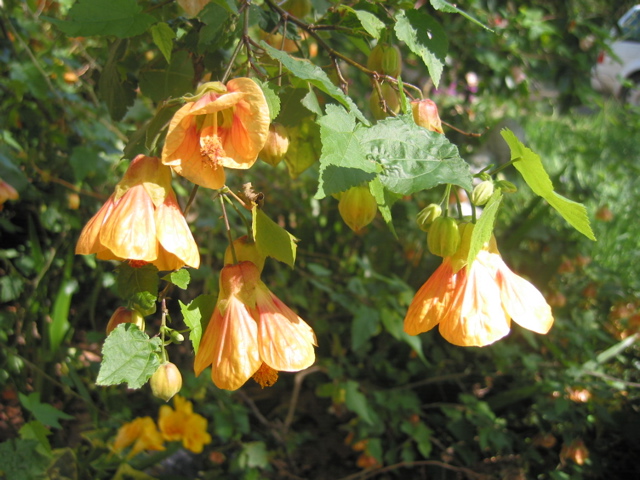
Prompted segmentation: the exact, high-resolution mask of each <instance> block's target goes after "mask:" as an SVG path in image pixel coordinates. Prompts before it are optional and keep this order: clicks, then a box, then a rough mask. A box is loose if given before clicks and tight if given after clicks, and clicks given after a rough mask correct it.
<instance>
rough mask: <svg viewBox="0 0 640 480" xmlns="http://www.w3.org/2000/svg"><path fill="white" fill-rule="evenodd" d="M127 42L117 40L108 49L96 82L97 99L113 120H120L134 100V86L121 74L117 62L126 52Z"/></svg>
mask: <svg viewBox="0 0 640 480" xmlns="http://www.w3.org/2000/svg"><path fill="white" fill-rule="evenodd" d="M128 45H129V43H128V41H126V40H125V41H123V40H117V41H116V42H114V43H113V44H112V45H111V47H110V48H109V58H108V59H107V63H106V64H105V66H104V68H103V69H102V72H101V73H100V79H99V80H98V97H100V99H101V100H103V101H104V102H105V103H106V104H107V108H108V109H109V114H110V115H111V118H112V119H114V120H121V119H122V117H124V114H125V113H127V110H128V108H129V107H130V106H131V105H133V101H134V100H135V98H136V91H135V87H136V86H135V84H134V83H133V82H132V81H131V80H129V79H128V78H127V77H126V74H125V73H121V72H120V69H119V67H118V62H119V61H120V60H121V59H122V58H123V57H124V55H125V54H126V52H127V47H128Z"/></svg>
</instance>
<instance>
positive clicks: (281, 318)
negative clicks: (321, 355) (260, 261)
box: [252, 281, 316, 372]
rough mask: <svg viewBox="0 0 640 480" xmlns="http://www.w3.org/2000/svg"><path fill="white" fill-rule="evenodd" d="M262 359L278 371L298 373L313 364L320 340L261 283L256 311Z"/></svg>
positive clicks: (257, 291) (254, 312) (257, 293)
mask: <svg viewBox="0 0 640 480" xmlns="http://www.w3.org/2000/svg"><path fill="white" fill-rule="evenodd" d="M252 313H253V315H254V317H255V318H256V321H257V322H258V345H259V348H260V357H261V358H262V360H263V361H264V362H265V363H266V364H267V365H269V366H270V367H271V368H273V369H275V370H280V371H285V372H297V371H298V370H303V369H305V368H307V367H309V366H311V365H312V364H313V362H314V361H315V359H316V355H315V352H314V349H313V346H314V345H315V344H316V337H315V334H314V333H313V330H312V329H311V327H310V326H309V325H308V324H307V323H305V321H304V320H302V319H301V318H300V317H299V316H298V315H296V314H295V313H294V312H293V311H292V310H291V309H290V308H289V307H287V306H286V305H285V304H284V303H282V301H281V300H280V299H279V298H278V297H276V296H275V295H274V294H273V293H271V292H270V291H269V289H268V288H267V286H266V285H265V284H264V283H262V281H260V282H259V284H258V288H257V289H256V308H255V309H254V310H253V311H252Z"/></svg>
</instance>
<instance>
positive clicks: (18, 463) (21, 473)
mask: <svg viewBox="0 0 640 480" xmlns="http://www.w3.org/2000/svg"><path fill="white" fill-rule="evenodd" d="M38 445H39V444H38V441H37V440H16V439H10V440H7V441H6V442H2V443H0V471H1V472H2V473H3V477H4V478H6V479H11V480H38V479H44V478H46V477H45V471H46V468H47V466H48V465H49V457H48V456H45V455H43V454H42V453H40V451H39V450H38Z"/></svg>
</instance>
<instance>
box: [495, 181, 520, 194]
mask: <svg viewBox="0 0 640 480" xmlns="http://www.w3.org/2000/svg"><path fill="white" fill-rule="evenodd" d="M495 186H496V188H499V189H500V190H502V191H503V193H515V192H517V191H518V187H516V186H515V185H514V184H513V183H511V182H509V181H508V180H497V181H496V183H495Z"/></svg>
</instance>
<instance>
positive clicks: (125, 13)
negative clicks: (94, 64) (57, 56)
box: [47, 0, 156, 38]
mask: <svg viewBox="0 0 640 480" xmlns="http://www.w3.org/2000/svg"><path fill="white" fill-rule="evenodd" d="M47 20H49V21H50V22H52V23H54V24H55V25H57V26H58V28H60V30H62V31H63V32H64V33H66V34H67V35H69V36H70V37H91V36H93V35H103V36H106V35H114V36H116V37H118V38H128V37H134V36H136V35H140V34H141V33H143V32H145V31H146V30H147V28H149V26H151V25H152V24H153V23H155V21H156V19H155V18H154V17H153V16H151V15H149V14H146V13H143V12H142V6H140V5H138V2H136V0H77V1H76V2H75V3H74V4H73V6H72V7H71V9H70V10H69V19H68V20H59V19H55V18H47Z"/></svg>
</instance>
